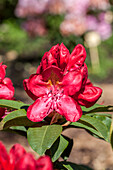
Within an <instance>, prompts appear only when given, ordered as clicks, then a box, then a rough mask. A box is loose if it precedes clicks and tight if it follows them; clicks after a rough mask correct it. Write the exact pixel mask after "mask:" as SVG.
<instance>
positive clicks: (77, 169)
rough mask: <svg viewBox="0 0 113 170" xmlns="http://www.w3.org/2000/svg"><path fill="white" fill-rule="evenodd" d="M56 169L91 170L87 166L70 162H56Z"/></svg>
mask: <svg viewBox="0 0 113 170" xmlns="http://www.w3.org/2000/svg"><path fill="white" fill-rule="evenodd" d="M56 168H58V169H61V170H66V169H68V170H92V169H91V168H89V167H88V166H85V165H77V164H75V163H72V162H66V161H63V162H58V163H57V164H56Z"/></svg>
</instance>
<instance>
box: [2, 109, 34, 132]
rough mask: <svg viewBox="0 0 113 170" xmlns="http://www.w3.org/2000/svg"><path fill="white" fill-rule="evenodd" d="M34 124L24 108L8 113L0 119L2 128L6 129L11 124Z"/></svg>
mask: <svg viewBox="0 0 113 170" xmlns="http://www.w3.org/2000/svg"><path fill="white" fill-rule="evenodd" d="M35 124H36V122H32V121H30V120H29V119H28V118H27V116H26V111H25V110H24V109H20V110H16V111H13V112H11V113H9V114H8V115H7V116H5V118H4V119H3V121H2V126H3V129H7V128H9V127H11V126H33V125H35Z"/></svg>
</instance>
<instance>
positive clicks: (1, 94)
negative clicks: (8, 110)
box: [0, 84, 14, 99]
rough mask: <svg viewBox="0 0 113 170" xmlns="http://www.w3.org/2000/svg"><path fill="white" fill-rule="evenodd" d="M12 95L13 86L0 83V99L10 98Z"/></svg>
mask: <svg viewBox="0 0 113 170" xmlns="http://www.w3.org/2000/svg"><path fill="white" fill-rule="evenodd" d="M13 96H14V87H13V86H12V87H11V86H8V85H7V84H0V99H12V97H13Z"/></svg>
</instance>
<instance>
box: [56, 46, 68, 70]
mask: <svg viewBox="0 0 113 170" xmlns="http://www.w3.org/2000/svg"><path fill="white" fill-rule="evenodd" d="M69 55H70V53H69V50H68V49H67V48H66V47H65V45H64V44H63V43H61V45H60V56H59V58H58V60H59V61H58V63H59V66H60V68H61V69H63V70H64V69H65V67H66V65H67V62H68V59H69Z"/></svg>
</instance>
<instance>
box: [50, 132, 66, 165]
mask: <svg viewBox="0 0 113 170" xmlns="http://www.w3.org/2000/svg"><path fill="white" fill-rule="evenodd" d="M68 143H69V142H68V140H66V139H65V138H64V137H63V136H62V135H60V137H59V138H58V139H57V140H56V141H55V143H54V144H53V145H52V147H51V157H52V162H55V161H56V160H57V159H58V158H59V157H60V156H61V154H62V153H63V151H64V150H65V149H66V147H67V146H68Z"/></svg>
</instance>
